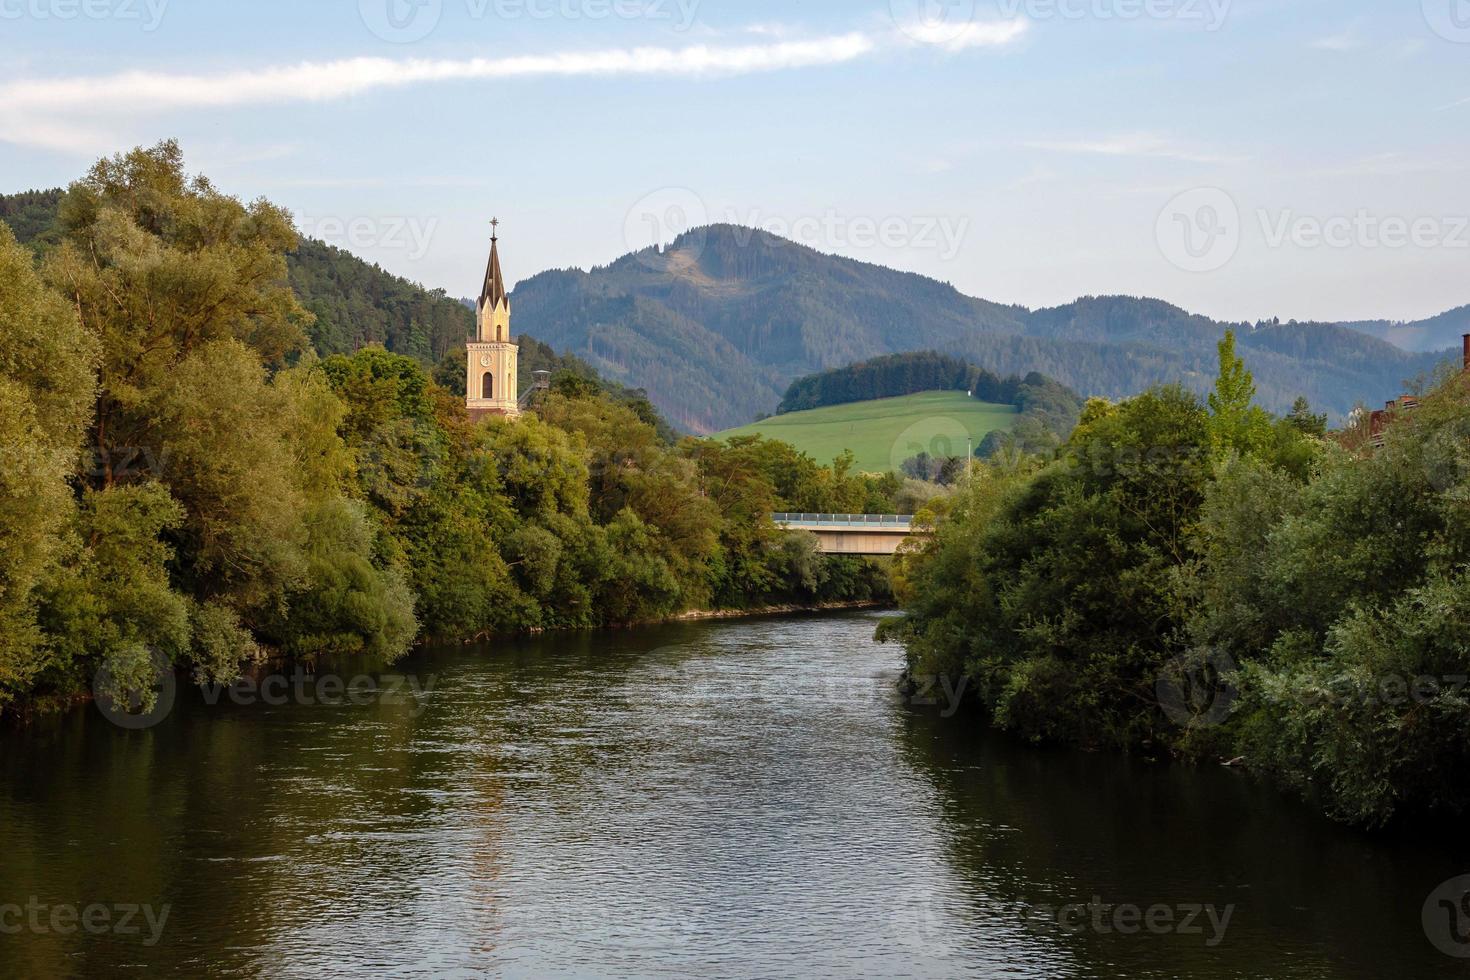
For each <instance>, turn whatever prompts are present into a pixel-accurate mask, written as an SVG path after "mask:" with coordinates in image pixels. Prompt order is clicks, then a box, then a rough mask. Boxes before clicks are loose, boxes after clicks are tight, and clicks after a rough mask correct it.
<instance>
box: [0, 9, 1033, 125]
mask: <svg viewBox="0 0 1470 980" xmlns="http://www.w3.org/2000/svg"><path fill="white" fill-rule="evenodd" d="M764 26H765V28H767V29H769V28H770V26H771V25H764ZM1024 31H1025V23H1024V22H1021V21H1017V22H1012V23H1007V24H993V23H992V24H970V25H966V28H965V30H964V31H963V32H962V33H961V35H960V36H959V37H958V38H949V39H946V40H945V41H944V42H943V43H942V47H944V48H946V49H948V50H961V49H964V48H973V47H985V46H995V45H1000V44H1006V43H1009V41H1010V40H1013V39H1014V38H1016V37H1019V36H1020V34H1021V33H1022V32H1024ZM894 40H895V37H894V35H893V34H892V33H891V32H890V33H888V34H884V33H879V32H863V31H854V32H851V33H847V34H837V35H830V36H826V37H817V38H810V39H805V40H801V39H789V38H781V37H772V38H771V39H770V40H765V41H761V42H757V43H749V44H728V45H717V44H707V43H702V44H694V45H690V46H687V47H680V48H671V47H636V48H612V49H604V50H591V51H569V52H561V53H555V54H543V55H521V56H516V57H506V58H469V59H434V58H405V59H394V58H376V57H373V58H369V57H363V58H346V59H339V60H334V61H304V62H300V63H297V64H294V65H277V66H269V67H263V68H253V69H242V70H238V71H227V72H216V73H208V74H188V73H174V72H166V71H128V72H121V73H117V74H112V75H94V76H83V77H72V78H39V79H21V80H16V81H10V82H6V83H3V84H0V140H3V141H5V142H10V143H18V144H24V145H30V146H39V147H44V148H48V149H57V150H64V151H68V152H77V153H95V152H99V151H103V150H106V149H109V148H111V147H114V146H116V145H117V144H118V143H120V142H123V139H122V138H120V137H119V136H118V135H117V134H116V132H115V131H114V132H106V131H105V130H115V127H116V126H117V124H118V122H119V121H126V120H129V119H134V118H138V117H145V116H149V115H156V114H159V113H164V112H172V111H188V110H200V109H227V108H233V107H240V106H252V105H278V104H281V103H288V102H308V103H312V102H316V103H321V102H331V101H334V100H338V99H344V98H348V97H350V96H356V95H362V94H365V93H368V92H372V91H377V90H384V89H395V88H404V87H407V86H413V85H428V84H442V83H450V82H465V81H487V80H488V81H493V80H500V79H516V78H589V77H590V78H612V77H618V76H677V77H686V78H707V77H729V76H736V75H749V74H756V73H765V72H776V71H787V70H794V69H803V68H820V67H828V66H835V65H842V64H847V63H850V62H853V61H856V60H859V59H861V58H865V57H868V56H870V55H872V54H874V53H875V52H877V51H879V50H880V49H881V48H882V47H884V46H885V45H890V44H892V43H894ZM907 40H908V41H909V42H910V43H912V38H911V37H910V38H908V39H907Z"/></svg>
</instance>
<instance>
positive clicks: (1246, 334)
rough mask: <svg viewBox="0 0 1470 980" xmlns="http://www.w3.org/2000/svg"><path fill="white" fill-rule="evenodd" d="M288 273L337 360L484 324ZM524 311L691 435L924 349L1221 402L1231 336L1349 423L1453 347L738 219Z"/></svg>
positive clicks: (1449, 329) (379, 288) (1441, 328)
mask: <svg viewBox="0 0 1470 980" xmlns="http://www.w3.org/2000/svg"><path fill="white" fill-rule="evenodd" d="M59 201H60V192H59V191H32V192H27V193H24V194H17V195H11V196H9V197H6V196H0V219H3V220H6V221H7V223H9V224H11V225H12V227H13V229H14V230H15V232H16V237H17V238H18V239H19V240H21V241H22V242H30V241H33V240H44V236H46V235H47V234H50V233H51V232H50V229H51V228H52V227H53V226H54V223H55V208H56V206H57V204H58V202H59ZM287 263H288V269H289V271H290V278H291V285H292V287H293V289H294V290H295V291H296V293H297V295H298V296H300V297H301V301H302V303H303V305H304V306H306V307H307V308H308V309H309V310H311V311H312V312H313V313H314V314H315V315H316V323H315V324H314V325H313V326H312V328H311V331H310V333H311V340H312V344H313V346H314V347H315V348H316V349H317V350H318V351H319V352H320V353H322V354H323V355H328V354H332V353H346V352H351V351H353V350H356V349H358V348H360V347H363V346H365V345H368V344H372V343H379V344H382V345H383V346H384V347H386V348H387V349H388V350H390V351H393V352H395V353H402V354H407V355H410V356H413V357H415V358H416V359H418V360H420V361H423V362H425V363H439V362H441V361H442V360H443V359H444V358H445V357H446V356H448V355H452V354H453V352H454V351H455V350H456V349H457V348H458V346H459V345H460V344H461V343H462V342H463V340H464V338H465V337H466V336H468V335H469V334H470V333H471V331H472V330H473V320H474V316H473V312H472V311H471V310H469V309H467V308H466V307H465V305H464V303H463V302H462V301H459V300H457V299H455V298H452V297H450V296H449V295H447V294H446V293H445V292H444V291H443V290H427V289H424V288H423V287H421V286H419V285H418V284H417V283H413V282H411V281H409V280H406V279H402V278H400V277H397V276H394V275H392V274H390V273H388V272H387V271H385V270H383V269H381V268H379V267H378V266H375V265H372V264H369V263H366V262H363V261H362V260H360V259H358V258H356V257H355V256H352V255H351V254H350V253H348V252H345V251H342V250H340V249H336V248H333V247H332V246H329V245H326V244H324V243H321V242H317V241H314V240H311V239H303V241H302V242H301V244H300V246H299V247H298V249H297V250H296V251H295V252H293V253H292V254H291V255H289V256H288V257H287ZM512 302H513V303H514V306H515V321H514V324H515V330H516V333H517V334H524V335H529V336H532V337H535V338H538V339H539V340H541V341H544V342H546V343H548V344H550V345H551V346H552V347H554V348H555V349H557V350H558V351H562V352H565V353H568V354H573V355H576V356H577V357H579V358H580V359H581V360H582V361H584V362H586V364H588V365H590V367H591V368H592V369H595V371H596V372H597V373H599V374H600V375H601V376H602V377H604V378H608V379H610V380H613V381H616V382H618V383H619V384H621V385H624V386H626V387H628V388H633V389H638V388H642V389H645V390H646V391H647V392H648V394H649V398H650V399H651V400H652V402H653V403H654V404H655V405H656V406H657V407H658V408H659V409H660V410H661V411H662V412H663V413H665V414H666V415H667V416H668V417H669V418H670V419H671V420H672V421H673V422H674V423H675V424H676V425H678V426H680V427H682V428H685V429H687V430H690V431H693V432H702V433H707V432H713V431H720V430H723V429H726V428H729V427H731V426H734V425H739V424H741V423H744V422H747V421H749V420H750V419H752V418H755V417H757V416H758V415H761V414H765V413H768V412H771V411H773V410H775V408H776V406H777V405H778V404H779V403H780V401H781V398H782V396H783V395H784V394H785V392H786V389H787V387H788V386H789V385H790V384H791V382H792V381H794V380H796V379H797V378H800V377H803V376H806V375H809V374H813V373H819V372H821V371H825V370H830V369H833V368H839V367H844V366H846V365H848V364H852V363H854V362H858V361H863V360H867V359H870V358H873V357H878V356H882V355H884V354H892V353H904V352H910V351H918V350H934V351H938V352H940V353H943V354H949V355H952V356H956V357H961V358H964V359H965V360H968V361H970V362H973V363H974V364H976V365H978V366H980V367H982V368H984V369H986V370H988V371H991V372H993V373H995V374H999V375H1011V374H1016V375H1022V376H1024V375H1026V374H1029V373H1031V372H1033V371H1035V372H1040V373H1041V374H1044V375H1046V376H1048V377H1051V378H1055V379H1056V380H1057V381H1058V382H1060V383H1062V384H1064V385H1067V386H1068V387H1070V388H1072V389H1074V390H1076V391H1078V392H1080V393H1081V394H1083V395H1084V396H1086V395H1103V396H1107V397H1111V398H1119V397H1124V396H1128V395H1132V394H1135V393H1137V392H1139V391H1142V390H1144V389H1145V388H1148V387H1149V386H1151V385H1155V384H1159V383H1161V382H1175V381H1177V382H1180V383H1182V384H1184V385H1185V386H1186V387H1188V388H1191V389H1193V390H1195V391H1199V392H1202V391H1204V390H1205V388H1206V387H1207V386H1208V383H1209V379H1210V378H1211V377H1212V376H1213V372H1214V359H1215V351H1214V345H1215V343H1216V342H1217V341H1218V340H1219V338H1220V336H1221V335H1222V334H1223V333H1224V331H1225V329H1226V328H1227V326H1231V327H1233V328H1234V329H1235V330H1236V332H1237V335H1238V338H1239V345H1240V349H1241V352H1242V354H1243V355H1244V356H1245V357H1246V358H1247V360H1248V361H1249V363H1250V366H1251V369H1252V370H1253V371H1254V373H1255V378H1256V385H1257V387H1258V389H1259V392H1260V398H1261V400H1262V403H1263V404H1264V405H1265V406H1266V407H1268V408H1270V409H1273V410H1276V411H1286V410H1288V409H1289V408H1290V406H1291V404H1292V402H1293V401H1294V400H1295V399H1296V398H1297V397H1298V396H1306V397H1307V398H1308V399H1309V400H1310V401H1311V402H1312V404H1313V405H1315V406H1317V407H1318V408H1320V409H1323V410H1325V411H1327V412H1329V413H1330V414H1331V415H1333V416H1334V417H1339V418H1340V417H1341V416H1344V415H1346V414H1347V412H1348V411H1350V410H1351V409H1352V408H1353V406H1354V405H1355V404H1357V403H1359V402H1364V403H1368V404H1377V403H1379V402H1381V401H1386V400H1388V399H1389V398H1392V397H1395V396H1396V395H1397V394H1399V392H1400V390H1401V389H1402V386H1403V382H1404V381H1405V380H1407V379H1410V378H1414V377H1417V376H1419V375H1423V374H1426V373H1428V372H1429V371H1431V370H1432V369H1433V368H1434V366H1435V365H1436V364H1437V363H1439V362H1441V361H1442V360H1444V359H1445V358H1446V357H1448V356H1453V355H1450V354H1437V353H1433V352H1432V351H1430V352H1425V351H1418V352H1411V351H1406V350H1403V349H1401V348H1399V347H1395V346H1393V345H1392V344H1390V343H1388V342H1387V341H1386V340H1384V339H1380V338H1378V337H1374V336H1369V335H1368V333H1365V332H1359V331H1358V330H1353V329H1349V325H1335V324H1298V323H1290V324H1281V323H1277V322H1274V321H1272V322H1268V323H1263V324H1258V325H1256V326H1253V327H1251V326H1242V325H1227V324H1222V323H1219V322H1216V321H1214V320H1211V319H1209V318H1207V317H1203V316H1197V315H1193V314H1190V313H1188V312H1187V311H1185V310H1182V309H1180V308H1178V307H1176V306H1172V305H1170V304H1168V303H1165V302H1162V301H1160V300H1155V299H1146V298H1136V297H1127V296H1089V297H1083V298H1081V299H1078V300H1076V301H1075V302H1072V303H1068V304H1066V305H1064V306H1059V307H1053V308H1049V309H1040V310H1034V311H1033V310H1027V309H1025V308H1022V307H1017V306H1002V305H1000V304H996V303H991V302H987V301H985V300H981V299H975V298H973V297H969V296H965V295H964V294H962V293H960V292H959V291H958V290H956V289H955V288H954V287H952V286H950V285H948V284H946V283H942V282H939V281H937V280H933V279H929V278H926V277H924V276H919V275H915V274H912V273H906V272H899V271H896V270H893V269H888V268H884V267H882V266H877V265H872V264H869V263H864V262H859V261H856V260H853V259H846V258H841V257H838V256H832V255H826V254H823V253H821V252H818V251H816V250H815V249H812V248H808V247H806V246H804V245H799V244H797V243H794V242H790V241H787V240H785V239H782V238H779V237H777V236H774V235H770V234H768V233H765V232H761V231H757V230H754V229H749V228H740V227H735V226H731V225H715V226H710V227H707V228H701V229H696V230H694V231H692V232H690V233H689V234H686V235H684V236H682V237H681V238H679V239H678V240H677V241H675V242H674V243H673V244H672V245H670V246H669V247H667V248H666V249H664V250H662V251H660V250H657V249H646V250H644V251H642V252H637V253H632V254H629V255H625V256H623V257H622V258H619V259H617V260H616V261H614V262H613V263H612V264H610V265H607V266H602V267H598V268H594V269H592V270H590V271H585V272H584V271H581V270H577V269H561V270H552V271H548V272H543V273H540V274H538V275H535V276H532V277H531V278H529V279H527V280H524V281H523V282H521V283H520V284H519V285H518V286H517V287H516V289H515V291H514V292H513V293H512ZM1462 314H1463V316H1462ZM1462 321H1470V308H1466V309H1464V310H1459V311H1450V312H1449V313H1446V314H1443V315H1442V316H1440V317H1436V318H1433V319H1431V320H1426V321H1422V323H1421V324H1398V325H1391V327H1392V329H1389V328H1388V327H1382V325H1379V324H1375V323H1366V322H1365V323H1363V324H1358V326H1360V327H1362V329H1363V330H1364V331H1368V332H1373V333H1379V334H1382V335H1384V336H1390V337H1395V338H1397V337H1405V336H1421V335H1423V336H1431V335H1432V336H1436V337H1437V336H1440V335H1444V336H1451V335H1453V336H1454V337H1458V331H1460V330H1461V329H1462V328H1464V329H1466V330H1470V325H1467V323H1465V322H1462ZM1380 327H1382V328H1381V329H1380ZM1416 331H1417V333H1416ZM1451 346H1457V345H1454V344H1451V343H1448V342H1447V343H1444V344H1442V345H1440V347H1441V348H1448V347H1451Z"/></svg>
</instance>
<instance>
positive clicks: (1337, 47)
mask: <svg viewBox="0 0 1470 980" xmlns="http://www.w3.org/2000/svg"><path fill="white" fill-rule="evenodd" d="M1362 46H1363V41H1362V39H1360V38H1357V37H1354V36H1353V34H1352V32H1351V31H1345V32H1344V33H1342V34H1333V35H1331V36H1330V37H1319V38H1317V40H1315V41H1313V42H1312V47H1314V48H1316V49H1317V50H1318V51H1356V50H1358V49H1359V48H1361V47H1362Z"/></svg>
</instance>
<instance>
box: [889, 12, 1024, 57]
mask: <svg viewBox="0 0 1470 980" xmlns="http://www.w3.org/2000/svg"><path fill="white" fill-rule="evenodd" d="M1030 26H1031V24H1030V21H1027V20H1021V19H1017V20H994V21H978V20H977V21H970V22H968V23H964V24H952V23H930V22H924V21H914V22H913V23H908V24H904V25H903V26H902V28H901V29H902V31H903V33H904V34H905V35H907V36H908V37H909V38H910V39H911V40H912V41H913V43H915V44H930V45H935V46H937V47H941V48H943V49H945V50H946V51H966V50H969V49H971V48H999V47H1005V46H1006V45H1008V44H1013V43H1015V42H1016V41H1019V40H1020V39H1021V38H1022V37H1023V36H1024V35H1025V34H1026V31H1027V30H1029V29H1030Z"/></svg>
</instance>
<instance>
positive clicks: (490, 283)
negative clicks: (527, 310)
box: [479, 218, 510, 311]
mask: <svg viewBox="0 0 1470 980" xmlns="http://www.w3.org/2000/svg"><path fill="white" fill-rule="evenodd" d="M490 229H491V230H490V264H489V265H487V266H486V267H485V285H484V286H482V287H481V289H480V303H479V308H480V311H483V310H484V309H485V307H487V306H488V307H490V308H491V309H494V308H495V307H497V306H499V305H500V304H501V303H506V304H509V302H510V296H509V295H508V294H507V293H506V291H505V277H504V276H503V275H501V273H500V236H499V235H498V234H497V232H498V231H499V230H500V219H499V218H493V219H491V221H490Z"/></svg>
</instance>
